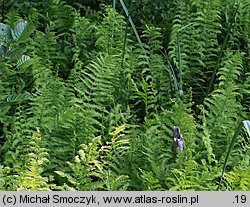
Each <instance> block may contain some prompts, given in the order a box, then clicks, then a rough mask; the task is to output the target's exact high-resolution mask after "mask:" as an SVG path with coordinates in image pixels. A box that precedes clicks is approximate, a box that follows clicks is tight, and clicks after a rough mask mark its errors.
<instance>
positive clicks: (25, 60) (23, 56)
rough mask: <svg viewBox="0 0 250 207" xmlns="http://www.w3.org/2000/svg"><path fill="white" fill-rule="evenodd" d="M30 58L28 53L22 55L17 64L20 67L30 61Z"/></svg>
mask: <svg viewBox="0 0 250 207" xmlns="http://www.w3.org/2000/svg"><path fill="white" fill-rule="evenodd" d="M29 60H30V57H29V56H28V55H22V57H21V58H20V59H19V60H18V61H17V64H16V66H17V67H20V66H21V65H23V64H24V63H26V62H28V61H29Z"/></svg>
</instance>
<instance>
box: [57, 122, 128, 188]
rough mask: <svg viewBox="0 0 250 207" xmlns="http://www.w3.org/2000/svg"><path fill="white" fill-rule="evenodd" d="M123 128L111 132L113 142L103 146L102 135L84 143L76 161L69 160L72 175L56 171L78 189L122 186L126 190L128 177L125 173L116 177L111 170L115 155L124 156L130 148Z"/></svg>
mask: <svg viewBox="0 0 250 207" xmlns="http://www.w3.org/2000/svg"><path fill="white" fill-rule="evenodd" d="M123 130H124V126H120V127H118V128H116V130H115V131H113V132H112V133H111V136H112V137H113V138H112V140H111V142H107V143H106V144H105V145H103V146H101V145H102V143H101V137H96V138H94V139H93V140H92V141H91V142H90V143H88V144H87V145H86V144H82V145H81V149H80V150H79V152H78V155H77V156H76V157H75V160H74V162H68V164H69V166H70V168H71V170H72V171H73V174H72V176H71V175H69V174H67V173H64V172H61V171H59V172H58V171H57V172H56V173H57V174H58V175H60V176H62V177H65V178H66V179H67V181H68V183H69V184H68V185H69V186H73V187H74V188H75V189H76V190H103V189H108V190H119V189H120V188H121V189H123V190H124V187H125V185H127V183H128V179H127V177H126V176H124V175H123V176H118V177H116V176H115V174H113V173H111V171H110V170H111V169H112V167H114V164H112V161H113V159H114V158H115V156H123V153H126V150H127V149H128V146H127V145H128V142H127V140H125V139H122V138H121V137H122V135H120V133H121V132H122V131H123ZM118 181H119V182H118ZM116 182H118V183H117V184H116ZM119 185H120V187H119Z"/></svg>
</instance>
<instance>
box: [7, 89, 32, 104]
mask: <svg viewBox="0 0 250 207" xmlns="http://www.w3.org/2000/svg"><path fill="white" fill-rule="evenodd" d="M31 99H32V96H31V94H30V93H29V92H27V91H25V92H23V93H19V94H16V95H10V96H8V97H7V102H11V103H16V102H22V101H26V100H31Z"/></svg>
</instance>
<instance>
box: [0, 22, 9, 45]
mask: <svg viewBox="0 0 250 207" xmlns="http://www.w3.org/2000/svg"><path fill="white" fill-rule="evenodd" d="M9 31H10V27H9V26H8V25H6V24H3V23H0V40H3V41H8V39H9V34H8V33H9Z"/></svg>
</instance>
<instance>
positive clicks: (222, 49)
mask: <svg viewBox="0 0 250 207" xmlns="http://www.w3.org/2000/svg"><path fill="white" fill-rule="evenodd" d="M239 6H240V4H238V6H237V7H236V8H235V10H234V14H233V15H232V17H231V21H230V25H229V27H228V29H227V33H226V36H225V38H224V40H223V43H222V46H221V49H220V53H219V56H218V59H217V61H216V64H215V67H214V70H213V73H212V77H211V79H210V81H209V85H208V89H207V93H206V97H207V96H208V95H209V93H210V92H211V90H212V85H213V84H214V80H215V75H216V73H217V69H218V67H219V64H220V61H221V58H222V54H223V51H224V48H225V46H226V43H227V41H228V38H229V35H230V32H231V30H232V27H233V24H234V23H235V21H234V19H235V17H236V15H237V12H238V9H239Z"/></svg>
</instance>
